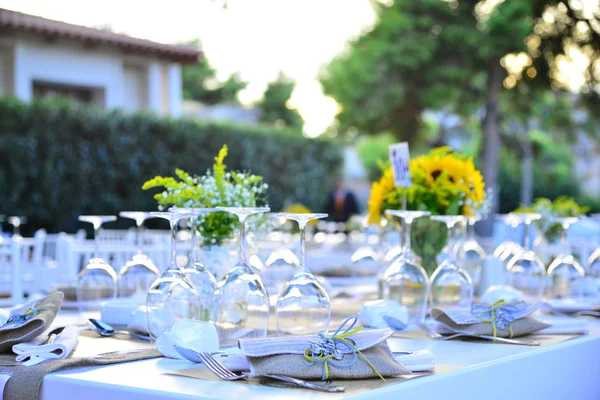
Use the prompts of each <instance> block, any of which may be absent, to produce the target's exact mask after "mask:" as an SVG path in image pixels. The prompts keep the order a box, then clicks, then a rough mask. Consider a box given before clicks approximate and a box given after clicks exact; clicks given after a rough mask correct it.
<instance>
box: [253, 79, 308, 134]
mask: <svg viewBox="0 0 600 400" xmlns="http://www.w3.org/2000/svg"><path fill="white" fill-rule="evenodd" d="M295 86H296V83H295V82H294V81H293V80H292V79H290V78H288V77H287V76H285V75H284V74H283V73H281V72H280V73H279V75H278V77H277V79H276V80H275V81H273V82H271V83H269V84H268V85H267V89H266V90H265V93H264V95H263V98H262V100H261V101H260V103H259V104H258V106H259V107H260V121H261V122H263V123H267V124H277V125H281V126H283V127H288V128H293V129H297V130H299V131H302V128H303V127H304V119H302V116H301V115H300V113H299V112H298V110H296V109H295V108H291V107H290V103H289V101H290V98H291V97H292V92H293V91H294V88H295Z"/></svg>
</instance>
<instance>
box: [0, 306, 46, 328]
mask: <svg viewBox="0 0 600 400" xmlns="http://www.w3.org/2000/svg"><path fill="white" fill-rule="evenodd" d="M45 310H49V308H46V307H40V308H35V307H30V308H28V309H27V310H25V311H24V312H23V313H22V314H15V315H11V316H10V317H9V318H8V320H6V322H5V323H4V324H3V325H1V326H6V325H10V324H24V323H25V322H27V321H29V320H30V319H32V318H33V317H35V316H36V315H37V314H38V313H40V312H42V311H45Z"/></svg>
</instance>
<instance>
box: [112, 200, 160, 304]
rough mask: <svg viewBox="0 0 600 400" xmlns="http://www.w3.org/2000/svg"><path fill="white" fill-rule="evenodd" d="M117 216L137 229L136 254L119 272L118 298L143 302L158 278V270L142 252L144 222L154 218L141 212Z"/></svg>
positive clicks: (147, 213) (124, 212) (124, 213)
mask: <svg viewBox="0 0 600 400" xmlns="http://www.w3.org/2000/svg"><path fill="white" fill-rule="evenodd" d="M119 216H120V217H122V218H128V219H133V220H134V221H135V225H136V228H137V229H136V238H135V239H136V246H137V253H136V254H135V255H134V256H133V257H132V258H131V260H129V261H127V263H126V264H125V265H124V266H123V267H122V268H121V270H120V271H119V278H118V282H119V283H118V286H119V297H135V298H136V299H144V300H145V299H146V295H147V294H148V289H149V288H150V286H151V285H152V283H153V282H154V281H156V280H157V279H158V277H159V276H160V270H159V269H158V267H157V266H156V265H154V263H153V262H152V260H151V259H150V257H148V256H147V255H146V254H144V250H143V233H144V221H146V220H147V219H149V218H154V216H152V215H151V214H150V213H149V212H143V211H122V212H120V213H119Z"/></svg>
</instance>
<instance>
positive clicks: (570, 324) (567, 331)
mask: <svg viewBox="0 0 600 400" xmlns="http://www.w3.org/2000/svg"><path fill="white" fill-rule="evenodd" d="M536 319H538V320H539V321H541V322H543V323H545V324H549V325H552V326H550V327H548V328H545V329H542V330H540V331H537V332H535V334H536V335H571V334H583V335H586V334H588V333H589V329H588V322H587V321H586V320H583V319H576V318H571V317H560V316H539V317H538V316H536Z"/></svg>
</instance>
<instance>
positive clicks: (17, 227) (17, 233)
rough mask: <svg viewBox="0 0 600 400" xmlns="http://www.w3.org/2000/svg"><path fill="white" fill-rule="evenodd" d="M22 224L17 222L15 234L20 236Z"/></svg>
mask: <svg viewBox="0 0 600 400" xmlns="http://www.w3.org/2000/svg"><path fill="white" fill-rule="evenodd" d="M20 226H21V224H18V223H17V224H15V229H14V231H13V234H14V235H15V236H19V235H20V234H21V228H20Z"/></svg>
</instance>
